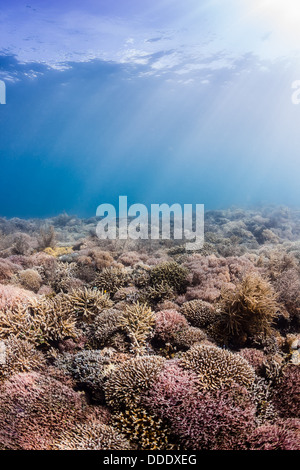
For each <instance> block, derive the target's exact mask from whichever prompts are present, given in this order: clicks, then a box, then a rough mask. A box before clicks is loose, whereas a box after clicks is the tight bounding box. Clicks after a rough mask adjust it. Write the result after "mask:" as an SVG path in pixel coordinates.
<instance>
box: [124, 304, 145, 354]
mask: <svg viewBox="0 0 300 470" xmlns="http://www.w3.org/2000/svg"><path fill="white" fill-rule="evenodd" d="M118 323H119V326H120V327H121V328H123V329H124V331H126V333H127V335H128V337H129V339H130V342H131V350H132V352H133V353H135V354H139V355H140V354H143V353H144V352H145V351H146V340H147V338H148V337H149V335H150V333H151V331H152V329H153V327H154V313H153V312H152V310H151V308H150V307H148V305H146V304H140V303H139V302H137V303H134V304H132V305H128V306H127V307H126V309H125V311H124V312H123V313H122V314H121V315H120V316H119V319H118Z"/></svg>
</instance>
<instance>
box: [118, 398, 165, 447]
mask: <svg viewBox="0 0 300 470" xmlns="http://www.w3.org/2000/svg"><path fill="white" fill-rule="evenodd" d="M112 424H113V426H114V427H116V428H117V429H118V430H119V431H120V432H121V433H122V434H123V435H124V436H125V437H126V438H127V439H128V440H129V441H130V443H131V444H132V446H134V447H135V448H137V449H139V450H165V449H171V448H172V444H171V437H170V430H169V429H168V427H167V425H166V423H164V421H163V420H162V419H160V418H158V417H157V416H155V415H152V414H151V413H149V411H147V410H146V409H145V408H141V407H130V408H129V409H126V410H125V411H121V412H120V413H117V414H115V415H113V416H112Z"/></svg>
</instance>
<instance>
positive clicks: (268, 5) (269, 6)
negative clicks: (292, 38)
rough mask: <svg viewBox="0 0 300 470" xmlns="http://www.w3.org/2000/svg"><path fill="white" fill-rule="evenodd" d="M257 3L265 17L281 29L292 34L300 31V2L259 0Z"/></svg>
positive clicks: (292, 0)
mask: <svg viewBox="0 0 300 470" xmlns="http://www.w3.org/2000/svg"><path fill="white" fill-rule="evenodd" d="M256 3H257V7H258V8H259V9H260V11H261V13H262V14H263V16H265V18H266V19H267V20H270V22H271V23H273V25H274V23H275V25H276V27H278V28H279V29H284V30H286V31H288V32H291V33H293V32H295V30H297V31H299V30H300V28H299V21H300V1H299V0H258V1H256Z"/></svg>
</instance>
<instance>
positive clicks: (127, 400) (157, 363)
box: [105, 356, 164, 410]
mask: <svg viewBox="0 0 300 470" xmlns="http://www.w3.org/2000/svg"><path fill="white" fill-rule="evenodd" d="M163 364H164V359H163V358H162V357H160V356H142V357H136V358H133V359H130V360H129V361H126V362H125V363H124V364H121V365H120V366H119V367H118V368H117V369H116V370H114V371H112V372H111V374H110V376H109V377H108V380H107V382H106V384H105V398H106V402H107V403H108V405H109V406H110V407H111V408H113V409H116V410H118V409H122V408H125V407H128V406H132V405H133V404H136V405H137V404H138V403H139V402H140V399H141V394H142V393H145V392H146V391H147V390H148V389H149V387H150V386H151V384H153V382H155V380H156V377H157V376H158V374H159V372H160V370H161V368H162V366H163Z"/></svg>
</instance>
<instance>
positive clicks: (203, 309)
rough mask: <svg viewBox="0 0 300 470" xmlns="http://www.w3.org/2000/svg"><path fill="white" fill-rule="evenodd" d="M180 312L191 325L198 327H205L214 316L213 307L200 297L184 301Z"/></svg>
mask: <svg viewBox="0 0 300 470" xmlns="http://www.w3.org/2000/svg"><path fill="white" fill-rule="evenodd" d="M181 312H182V314H183V315H184V316H185V318H186V319H187V320H188V321H189V322H190V323H191V324H192V325H193V326H197V327H199V328H205V327H206V326H207V325H209V324H210V323H212V322H213V321H214V320H215V318H216V312H215V309H214V307H213V306H212V305H211V304H210V303H208V302H205V301H203V300H200V299H195V300H190V301H189V302H185V303H184V304H183V305H182V307H181Z"/></svg>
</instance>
